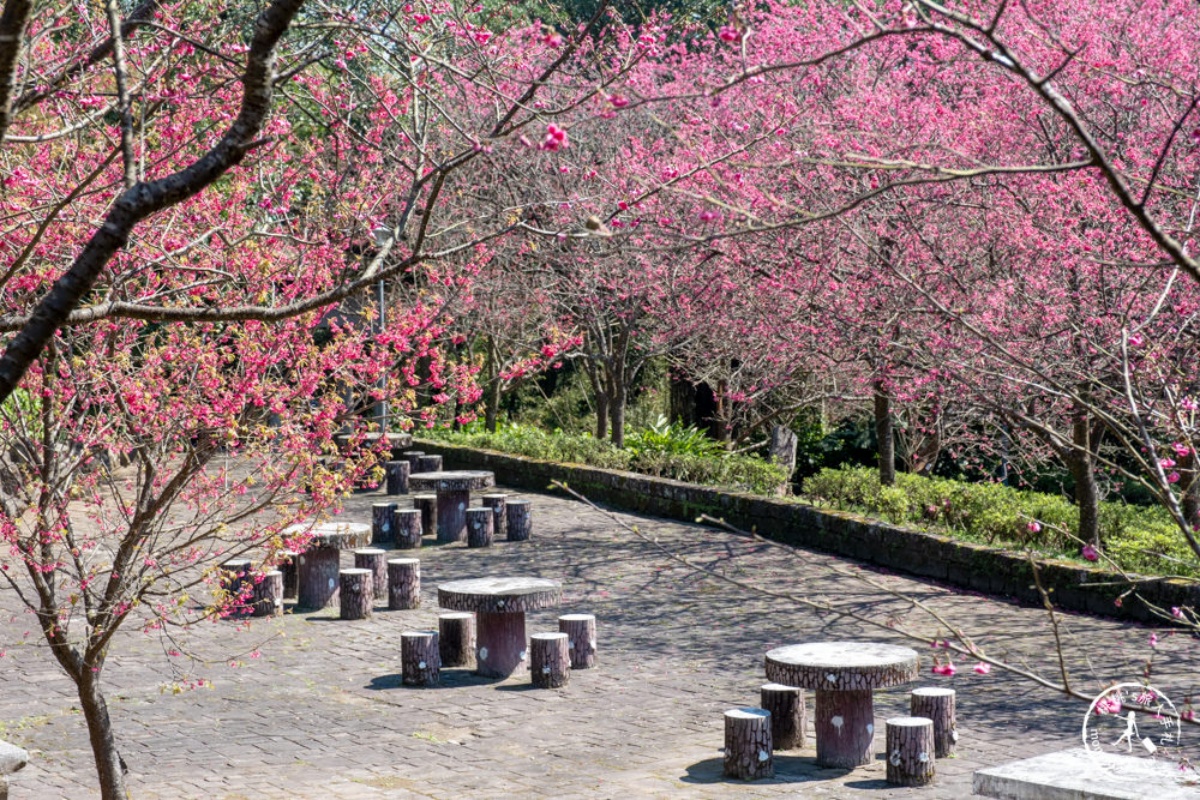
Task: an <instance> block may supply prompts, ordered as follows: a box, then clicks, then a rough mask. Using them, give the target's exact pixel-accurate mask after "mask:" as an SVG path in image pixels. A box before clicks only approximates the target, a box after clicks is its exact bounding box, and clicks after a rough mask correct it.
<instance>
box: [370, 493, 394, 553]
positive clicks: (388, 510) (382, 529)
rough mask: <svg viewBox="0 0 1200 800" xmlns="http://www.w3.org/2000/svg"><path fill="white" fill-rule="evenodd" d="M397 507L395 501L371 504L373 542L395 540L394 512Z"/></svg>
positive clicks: (381, 542) (390, 541)
mask: <svg viewBox="0 0 1200 800" xmlns="http://www.w3.org/2000/svg"><path fill="white" fill-rule="evenodd" d="M397 507H398V506H397V505H396V504H395V503H372V504H371V544H391V543H392V542H393V541H394V540H395V538H396V535H395V532H394V530H393V528H392V524H393V520H392V514H393V512H395V510H396V508H397Z"/></svg>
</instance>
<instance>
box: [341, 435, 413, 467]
mask: <svg viewBox="0 0 1200 800" xmlns="http://www.w3.org/2000/svg"><path fill="white" fill-rule="evenodd" d="M384 435H385V434H383V433H381V432H380V431H373V432H372V433H367V434H364V435H363V437H362V447H363V448H366V449H374V448H375V447H377V446H378V445H379V440H380V439H382V438H383V437H384ZM386 436H387V439H388V447H389V449H390V452H389V459H390V460H392V461H396V460H398V459H400V458H402V457H403V453H404V451H405V450H406V449H407V448H409V447H411V446H412V434H410V433H388V434H386ZM353 438H354V435H353V434H350V433H338V434H334V437H333V441H334V443H335V444H337V447H338V450H339V451H341V452H342V453H345V452H347V451H348V450H349V449H350V441H351V440H352V439H353ZM389 459H385V461H386V460H389Z"/></svg>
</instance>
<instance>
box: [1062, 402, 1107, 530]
mask: <svg viewBox="0 0 1200 800" xmlns="http://www.w3.org/2000/svg"><path fill="white" fill-rule="evenodd" d="M1099 437H1100V433H1099V432H1098V431H1093V430H1092V425H1091V419H1090V415H1089V414H1088V412H1087V409H1085V408H1083V407H1076V409H1075V412H1074V413H1073V414H1072V416H1071V444H1072V448H1071V451H1070V452H1069V453H1068V454H1067V457H1066V462H1067V469H1069V470H1070V471H1071V477H1072V478H1074V479H1075V504H1076V505H1077V506H1079V530H1078V531H1076V535H1077V536H1078V537H1079V538H1080V539H1082V540H1083V541H1085V542H1089V543H1091V544H1092V545H1094V546H1095V547H1097V548H1098V547H1100V486H1099V484H1097V483H1096V459H1095V456H1094V455H1093V454H1094V453H1095V449H1094V448H1095V446H1096V445H1097V444H1099V442H1098V441H1097V440H1098V439H1099Z"/></svg>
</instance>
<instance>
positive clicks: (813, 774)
mask: <svg viewBox="0 0 1200 800" xmlns="http://www.w3.org/2000/svg"><path fill="white" fill-rule="evenodd" d="M686 769H687V774H686V775H683V776H681V777H680V778H679V780H681V781H683V782H684V783H728V784H731V785H738V784H746V785H750V784H753V785H755V786H758V785H762V784H767V783H808V782H810V781H828V780H836V779H837V778H839V777H841V776H843V775H846V774H847V772H848V770H844V769H831V768H828V767H819V766H817V763H816V761H815V760H814V759H812V758H810V757H805V756H780V755H776V756H775V777H774V778H766V779H763V780H758V781H749V782H747V781H739V780H737V779H736V778H727V777H725V760H724V759H722V758H706V759H704V760H703V761H697V762H696V763H695V764H692V765H691V766H689V767H687V768H686Z"/></svg>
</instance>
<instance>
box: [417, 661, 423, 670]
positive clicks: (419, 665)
mask: <svg viewBox="0 0 1200 800" xmlns="http://www.w3.org/2000/svg"><path fill="white" fill-rule="evenodd" d="M417 669H425V662H424V661H418V662H417Z"/></svg>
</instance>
